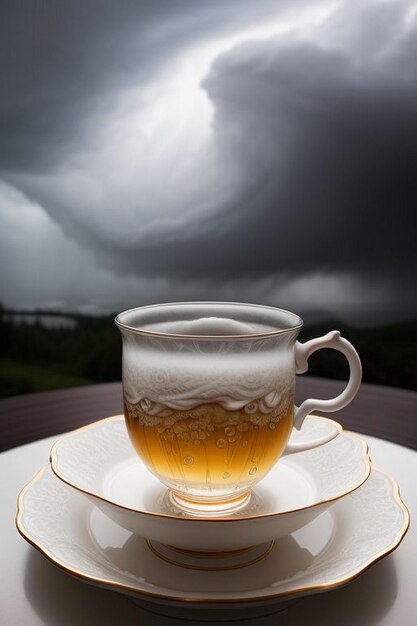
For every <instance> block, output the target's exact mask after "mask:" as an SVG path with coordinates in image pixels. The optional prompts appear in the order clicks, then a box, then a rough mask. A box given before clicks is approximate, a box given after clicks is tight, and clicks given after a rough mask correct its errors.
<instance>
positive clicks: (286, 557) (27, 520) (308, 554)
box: [16, 467, 409, 619]
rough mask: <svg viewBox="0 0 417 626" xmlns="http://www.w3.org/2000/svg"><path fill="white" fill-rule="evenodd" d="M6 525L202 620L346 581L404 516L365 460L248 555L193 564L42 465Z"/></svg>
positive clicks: (64, 558)
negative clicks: (318, 508)
mask: <svg viewBox="0 0 417 626" xmlns="http://www.w3.org/2000/svg"><path fill="white" fill-rule="evenodd" d="M16 523H17V527H18V530H19V531H20V533H21V534H22V536H23V537H24V538H25V539H26V540H27V541H28V542H29V543H31V544H32V545H33V546H34V547H35V548H37V549H38V550H39V551H40V552H42V553H43V554H44V555H45V556H46V557H47V558H48V559H49V560H50V561H52V562H53V563H54V564H55V565H57V566H58V567H60V568H61V569H63V570H65V571H66V572H68V573H70V574H72V575H74V576H76V577H77V578H80V579H81V580H84V581H86V582H90V583H93V584H96V585H99V586H102V587H106V588H109V589H113V590H115V591H121V592H123V593H126V594H129V595H131V596H134V597H135V598H136V599H139V600H140V601H142V602H145V603H146V604H147V606H148V608H151V610H154V611H156V612H160V613H161V612H162V613H165V614H169V615H171V616H172V615H173V614H174V615H176V616H177V617H188V618H191V616H192V615H195V612H197V613H198V611H199V610H200V611H201V610H202V609H204V614H203V619H204V616H205V619H207V618H208V617H212V616H213V614H215V612H216V611H214V612H213V611H209V612H208V611H207V609H208V608H211V609H221V610H224V611H226V612H227V610H228V609H233V615H232V616H233V618H234V619H236V617H237V614H239V609H240V612H242V611H243V615H244V616H245V617H248V616H251V615H252V616H253V615H254V613H256V611H258V615H259V611H260V610H262V611H263V612H264V613H265V611H266V610H268V607H269V610H271V604H273V603H275V602H276V601H278V600H289V599H294V598H296V597H299V596H302V595H305V594H309V593H314V592H317V593H318V592H321V591H328V590H330V589H333V588H336V587H339V586H341V585H343V584H345V583H347V582H349V581H351V580H353V579H354V578H356V577H357V576H359V575H360V574H361V573H362V572H364V571H365V570H366V569H367V568H369V567H370V566H371V565H372V564H373V563H375V562H376V561H378V560H379V559H381V558H382V557H383V556H385V555H386V554H388V553H390V552H391V551H392V550H394V549H395V548H396V547H397V546H398V544H399V543H400V541H401V540H402V538H403V536H404V535H405V533H406V531H407V528H408V524H409V515H408V511H407V509H406V507H405V506H404V504H403V503H402V501H401V499H400V497H399V492H398V486H397V484H396V483H395V481H394V480H393V479H392V478H391V477H390V476H388V475H387V474H385V473H383V472H382V471H380V470H378V469H375V468H372V472H371V475H370V477H369V479H368V480H367V481H366V482H365V483H364V484H363V485H362V486H361V487H360V488H359V489H357V490H356V491H355V492H353V493H350V494H349V495H347V496H345V497H344V498H342V499H340V500H338V501H337V502H336V503H335V504H334V506H333V507H332V508H331V510H330V511H328V512H326V513H325V514H324V515H321V516H320V517H319V518H317V519H316V520H314V521H313V522H312V523H310V524H308V525H307V526H304V527H303V528H302V529H300V530H298V531H296V532H295V533H293V534H292V535H290V536H287V537H284V538H281V539H278V540H276V541H275V543H274V545H273V546H272V547H271V549H270V550H269V551H268V553H267V554H265V555H264V558H262V559H260V560H258V561H257V562H256V563H253V564H251V565H247V566H244V567H240V568H237V569H232V570H228V571H214V572H213V571H195V570H194V569H189V568H187V567H185V566H182V567H178V566H176V565H173V564H171V563H170V562H167V561H168V559H164V560H161V558H159V556H157V555H156V554H155V553H154V551H152V550H151V549H150V548H149V545H148V543H147V541H146V540H145V539H144V538H143V537H141V536H139V535H135V534H131V533H129V532H128V531H126V530H124V529H123V528H121V527H120V526H118V525H117V524H115V523H114V522H112V521H111V520H110V519H109V518H108V517H107V516H105V515H104V514H103V513H102V512H101V511H99V510H98V509H97V508H96V507H95V506H94V505H93V504H92V502H90V501H89V499H88V498H85V497H84V496H83V494H82V493H80V492H79V491H77V490H75V489H72V488H71V487H69V486H68V485H66V484H65V483H64V482H62V481H60V480H58V479H57V478H56V476H55V475H54V474H53V472H52V471H51V469H50V467H44V468H42V469H41V470H40V471H39V472H38V473H37V475H36V476H35V477H34V478H33V480H32V481H31V482H30V483H29V484H28V485H26V487H24V488H23V490H22V491H21V493H20V496H19V501H18V514H17V519H16ZM220 569H221V568H220ZM149 603H151V604H152V606H153V608H152V606H151V605H150V604H149ZM193 608H194V613H193ZM278 609H279V607H275V610H278ZM272 610H273V609H272ZM229 615H231V613H230V612H229ZM219 619H228V618H227V617H226V618H225V617H224V616H223V617H219Z"/></svg>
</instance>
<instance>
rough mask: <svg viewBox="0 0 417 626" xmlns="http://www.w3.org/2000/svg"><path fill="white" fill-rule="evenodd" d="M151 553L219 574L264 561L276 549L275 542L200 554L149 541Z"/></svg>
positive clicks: (175, 562) (178, 563)
mask: <svg viewBox="0 0 417 626" xmlns="http://www.w3.org/2000/svg"><path fill="white" fill-rule="evenodd" d="M146 541H147V544H148V546H149V548H150V549H151V551H152V552H153V553H154V554H155V555H156V556H158V557H159V558H160V559H162V560H163V561H167V562H168V563H171V565H178V566H179V567H185V568H187V569H197V570H205V571H209V572H210V571H213V572H218V571H221V570H228V569H239V568H241V567H247V566H249V565H253V564H254V563H257V562H258V561H260V560H262V559H264V558H265V557H266V556H268V554H269V553H270V552H271V550H272V548H273V547H274V543H275V542H274V541H269V542H267V543H262V544H259V545H256V546H251V547H249V548H241V549H240V550H231V551H222V552H199V551H197V550H183V549H181V548H175V547H174V546H170V545H167V544H164V543H159V542H158V541H151V540H150V539H147V540H146Z"/></svg>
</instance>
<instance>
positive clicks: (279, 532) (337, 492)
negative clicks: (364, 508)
mask: <svg viewBox="0 0 417 626" xmlns="http://www.w3.org/2000/svg"><path fill="white" fill-rule="evenodd" d="M335 428H337V429H338V430H339V431H340V432H339V434H338V435H337V436H336V437H335V438H334V439H332V440H331V441H329V442H328V443H326V444H324V445H322V446H320V447H319V448H316V449H314V450H309V451H305V452H300V453H297V454H293V455H289V456H286V457H284V458H282V459H280V461H279V463H277V464H276V465H275V467H274V468H273V469H272V470H271V471H270V472H269V474H267V476H266V477H265V478H264V479H263V480H262V481H261V482H260V483H259V484H258V485H257V486H256V487H255V488H254V489H253V490H252V495H251V499H250V502H249V504H248V505H247V506H246V507H245V508H244V509H242V510H240V511H237V512H235V513H232V514H229V515H228V516H227V517H217V518H213V517H210V518H203V517H193V516H192V515H191V514H187V513H185V512H183V511H181V510H179V509H177V508H175V506H174V505H173V504H172V503H171V501H170V499H169V498H168V496H167V493H168V492H167V489H166V487H165V486H164V485H162V483H161V482H160V481H159V480H158V479H157V478H156V477H155V476H153V474H151V473H150V472H149V471H148V469H147V468H146V467H145V465H144V464H143V463H142V461H141V460H140V459H139V457H138V456H137V454H136V453H135V452H134V450H133V448H132V445H131V443H130V440H129V437H128V434H127V431H126V427H125V424H124V418H123V417H121V416H116V417H112V418H108V419H104V420H101V421H99V422H96V423H94V424H91V425H89V426H86V427H84V428H80V429H78V430H75V431H73V432H71V433H69V434H68V435H65V436H64V437H62V438H61V439H59V440H58V441H57V442H56V443H55V444H54V446H53V448H52V451H51V467H52V470H53V472H54V473H55V474H56V476H57V477H58V478H60V479H61V481H63V482H65V483H67V484H68V485H69V486H71V487H72V488H74V489H75V490H77V491H78V492H80V493H81V494H82V495H84V496H86V497H87V498H88V499H89V500H90V501H91V502H92V503H93V504H94V505H95V506H97V508H99V509H100V510H101V511H103V513H105V514H106V515H107V516H108V517H109V518H110V519H112V520H113V521H115V522H116V523H117V524H119V525H120V526H122V527H123V528H125V529H127V530H129V531H131V532H134V533H137V534H138V535H141V536H144V537H147V538H148V539H151V540H153V541H155V542H159V543H162V544H169V545H171V546H174V547H175V548H181V549H182V550H196V551H231V550H237V549H242V548H248V547H252V546H254V545H256V544H264V543H265V542H267V543H269V542H271V541H272V540H274V539H276V538H278V537H282V536H285V535H288V534H290V533H292V532H293V531H295V530H297V529H298V528H301V527H302V526H304V525H305V524H308V523H309V522H311V521H312V520H313V519H314V518H316V517H317V516H318V515H320V514H321V513H323V512H324V511H325V510H326V509H328V508H329V507H330V506H331V505H332V504H334V503H335V502H336V501H337V500H339V499H340V498H342V496H346V495H347V494H349V493H351V492H352V491H354V490H355V489H357V488H358V487H360V485H362V484H363V483H364V482H365V480H366V479H367V478H368V476H369V473H370V461H369V457H368V454H367V445H366V443H365V442H364V441H363V440H362V439H361V438H360V437H358V436H357V435H354V434H351V433H347V432H344V431H343V430H342V428H341V427H340V425H339V424H337V423H336V422H334V421H332V420H328V419H326V418H320V417H309V418H307V419H306V421H305V425H304V426H303V430H302V433H303V437H305V438H314V439H315V438H317V437H321V436H325V435H326V434H327V433H329V432H332V431H334V429H335ZM297 440H298V441H299V440H300V434H297ZM247 556H248V558H249V560H251V559H252V555H250V554H248V555H247Z"/></svg>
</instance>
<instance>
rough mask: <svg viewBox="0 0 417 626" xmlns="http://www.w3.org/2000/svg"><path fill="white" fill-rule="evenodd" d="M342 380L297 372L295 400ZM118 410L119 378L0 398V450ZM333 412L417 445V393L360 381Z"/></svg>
mask: <svg viewBox="0 0 417 626" xmlns="http://www.w3.org/2000/svg"><path fill="white" fill-rule="evenodd" d="M345 384H346V383H345V382H342V381H337V380H328V379H326V378H314V377H313V376H298V377H297V388H296V402H297V404H300V403H301V402H302V401H303V400H304V399H305V398H331V397H334V396H336V395H337V394H339V393H340V392H341V390H342V389H343V388H344V387H345ZM119 413H123V399H122V385H121V383H106V384H102V385H88V386H86V387H76V388H74V389H60V390H58V391H47V392H44V393H33V394H28V395H25V396H17V397H13V398H7V399H5V400H0V452H1V451H2V450H7V449H9V448H13V447H15V446H20V445H21V444H23V443H29V442H31V441H36V440H37V439H41V438H42V437H49V436H50V435H56V434H58V433H63V432H66V431H68V430H72V429H73V428H77V427H79V426H84V425H85V424H88V423H89V422H94V421H96V420H99V419H101V418H103V417H108V416H109V415H116V414H119ZM333 416H334V417H335V419H336V420H337V421H339V422H340V423H341V424H342V425H343V427H344V428H345V429H350V430H355V431H357V432H361V433H365V434H367V435H373V436H375V437H380V438H382V439H387V440H388V441H393V442H395V443H400V444H402V445H404V446H408V447H410V448H414V449H415V450H417V393H416V392H414V391H408V390H406V389H397V388H395V387H382V386H380V385H369V384H364V383H363V384H362V385H361V388H360V390H359V393H358V395H357V396H356V398H355V399H354V400H353V402H351V403H350V404H349V405H348V406H347V407H346V408H345V409H343V410H342V411H338V412H337V413H336V414H329V417H333Z"/></svg>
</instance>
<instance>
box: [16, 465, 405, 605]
mask: <svg viewBox="0 0 417 626" xmlns="http://www.w3.org/2000/svg"><path fill="white" fill-rule="evenodd" d="M47 467H48V466H47V465H44V466H43V467H41V469H40V470H39V471H38V472H37V473H36V475H35V476H34V478H32V480H31V481H29V482H28V483H27V484H26V485H25V486H24V487H23V489H22V490H21V491H20V493H19V496H18V500H17V507H18V508H17V515H16V527H17V530H18V531H19V533H20V534H21V535H22V537H23V538H24V539H25V540H26V541H27V542H28V543H30V544H31V545H32V546H33V547H34V548H36V549H37V550H39V552H40V553H41V554H43V555H44V556H45V557H46V558H47V559H48V560H49V561H51V563H53V564H54V565H56V566H57V567H59V568H60V569H62V570H63V571H64V572H67V573H68V574H71V575H73V576H76V577H77V578H81V579H82V580H85V581H87V582H91V583H96V584H99V585H100V584H101V585H103V586H105V587H111V588H113V589H114V588H117V589H120V590H123V591H128V592H130V593H133V594H134V595H138V596H150V597H152V598H157V599H163V600H171V601H172V602H174V603H175V602H183V603H190V604H193V603H197V602H204V603H207V604H213V603H217V604H219V603H221V604H223V603H225V604H231V603H235V604H238V603H241V602H243V603H252V602H261V601H263V600H274V599H278V598H285V597H292V596H295V595H299V594H302V593H307V592H312V591H320V590H325V589H328V590H329V589H336V588H337V587H341V586H343V585H345V584H346V583H348V582H350V581H352V580H354V579H355V578H358V577H359V576H360V575H361V574H362V573H364V572H365V571H367V570H368V569H369V568H370V567H371V566H372V565H374V564H375V563H377V562H378V561H380V560H381V559H382V558H384V556H387V555H388V554H390V553H391V552H393V551H394V550H395V548H397V547H398V546H399V545H400V543H401V541H402V540H403V539H404V536H405V534H406V532H407V530H408V528H409V525H410V514H409V512H408V509H407V507H406V506H405V504H404V503H403V501H402V500H401V497H400V490H399V487H398V484H397V483H396V481H395V480H394V479H393V478H392V476H391V475H390V474H388V472H385V471H384V470H382V469H380V468H379V467H377V466H375V465H372V467H373V468H374V469H375V470H376V471H378V472H380V473H381V474H383V475H384V476H386V477H387V478H388V479H389V480H390V481H391V484H392V488H393V489H392V495H393V497H394V500H395V501H396V502H397V504H398V505H399V507H400V508H401V510H402V512H403V514H404V522H403V524H402V526H401V528H400V530H399V531H398V533H397V535H396V537H395V539H394V540H393V542H392V543H391V544H390V545H389V546H388V547H387V548H385V549H384V550H382V551H381V552H379V553H378V554H376V555H374V556H373V557H371V558H370V559H368V561H366V562H365V563H364V564H363V565H362V566H361V567H359V568H357V570H356V571H355V572H354V573H353V574H351V575H350V576H348V577H347V578H342V579H336V580H335V581H332V582H331V583H327V584H325V583H323V584H321V585H311V586H310V587H300V588H299V589H293V590H292V591H282V592H281V593H276V594H272V595H267V596H258V597H256V598H254V597H249V598H248V597H244V598H196V597H192V598H184V597H183V598H181V597H178V596H167V595H165V594H157V593H152V592H151V591H145V590H141V589H137V587H132V586H131V585H123V584H122V583H118V582H117V581H113V580H109V579H105V578H97V577H95V576H91V575H89V574H84V573H83V572H81V571H80V570H77V569H73V568H69V567H67V566H66V565H65V564H64V563H62V562H61V561H60V560H59V559H57V558H56V557H55V556H54V555H53V554H52V553H51V552H49V550H48V549H47V548H44V547H43V546H42V544H40V543H39V542H38V541H36V539H33V537H31V535H30V534H29V533H28V532H27V531H26V529H25V528H24V527H23V523H22V517H23V513H24V496H25V494H26V492H27V491H28V490H29V489H30V487H31V486H32V485H34V484H35V483H36V482H37V481H38V480H39V479H40V477H41V476H42V474H43V472H44V471H45V469H46V468H47Z"/></svg>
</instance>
